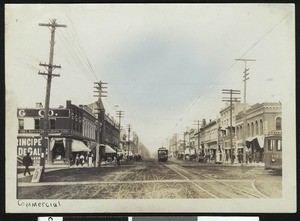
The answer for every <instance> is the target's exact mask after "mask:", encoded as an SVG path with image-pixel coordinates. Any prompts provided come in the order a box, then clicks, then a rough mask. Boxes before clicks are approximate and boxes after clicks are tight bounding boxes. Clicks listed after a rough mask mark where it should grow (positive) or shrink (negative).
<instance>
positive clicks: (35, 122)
mask: <svg viewBox="0 0 300 221" xmlns="http://www.w3.org/2000/svg"><path fill="white" fill-rule="evenodd" d="M34 129H41V128H40V119H34Z"/></svg>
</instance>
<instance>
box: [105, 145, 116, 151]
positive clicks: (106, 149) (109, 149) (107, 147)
mask: <svg viewBox="0 0 300 221" xmlns="http://www.w3.org/2000/svg"><path fill="white" fill-rule="evenodd" d="M105 153H116V151H115V150H114V149H113V148H111V147H110V146H108V145H105Z"/></svg>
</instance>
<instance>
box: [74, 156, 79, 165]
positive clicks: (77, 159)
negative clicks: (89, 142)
mask: <svg viewBox="0 0 300 221" xmlns="http://www.w3.org/2000/svg"><path fill="white" fill-rule="evenodd" d="M75 162H76V166H78V165H79V154H76V157H75Z"/></svg>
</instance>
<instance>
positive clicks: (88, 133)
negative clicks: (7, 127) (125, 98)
mask: <svg viewBox="0 0 300 221" xmlns="http://www.w3.org/2000/svg"><path fill="white" fill-rule="evenodd" d="M48 116H49V130H48V133H49V135H48V142H49V143H48V144H49V145H48V146H49V148H48V150H47V152H46V155H47V156H46V163H47V164H69V161H70V159H71V158H74V156H75V155H76V154H77V153H84V155H87V154H88V153H90V152H91V150H93V148H95V147H96V145H97V141H98V136H99V133H100V132H101V130H100V128H98V119H97V116H96V115H95V114H94V113H93V109H92V108H90V107H89V106H88V105H79V106H76V105H74V104H72V103H71V101H66V107H60V108H50V109H49V115H48ZM17 117H18V121H19V130H18V137H17V139H18V142H17V154H18V156H19V157H23V156H25V155H26V153H27V152H30V153H31V157H32V158H33V160H34V164H39V162H40V154H41V147H42V145H41V144H42V142H41V139H42V138H41V135H42V132H43V118H44V109H43V107H42V106H41V104H37V106H36V108H18V111H17ZM105 121H106V124H105V128H104V131H105V133H104V135H103V136H104V137H103V138H104V140H105V144H107V145H111V146H113V147H115V146H118V140H119V130H118V127H117V125H115V124H113V123H112V122H111V121H110V120H109V118H108V117H107V118H106V120H105Z"/></svg>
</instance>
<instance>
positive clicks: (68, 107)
mask: <svg viewBox="0 0 300 221" xmlns="http://www.w3.org/2000/svg"><path fill="white" fill-rule="evenodd" d="M71 104H72V103H71V101H70V100H67V102H66V108H67V109H70V108H71Z"/></svg>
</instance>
